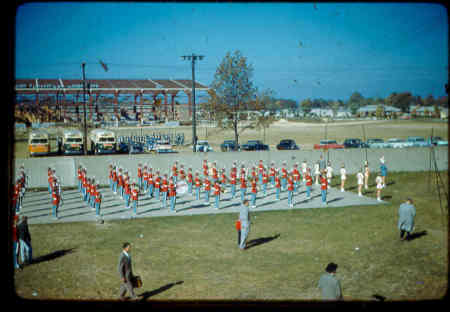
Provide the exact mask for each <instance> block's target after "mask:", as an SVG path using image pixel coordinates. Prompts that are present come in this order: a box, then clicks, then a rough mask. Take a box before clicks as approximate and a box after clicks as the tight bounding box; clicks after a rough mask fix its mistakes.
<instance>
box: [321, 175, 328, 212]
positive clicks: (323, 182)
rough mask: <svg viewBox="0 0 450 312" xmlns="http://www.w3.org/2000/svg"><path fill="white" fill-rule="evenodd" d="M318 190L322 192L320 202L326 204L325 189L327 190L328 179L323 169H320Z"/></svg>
mask: <svg viewBox="0 0 450 312" xmlns="http://www.w3.org/2000/svg"><path fill="white" fill-rule="evenodd" d="M319 179H320V190H321V193H322V203H323V204H325V205H326V204H327V190H328V180H327V175H326V172H325V170H323V171H322V173H321V175H320V178H319Z"/></svg>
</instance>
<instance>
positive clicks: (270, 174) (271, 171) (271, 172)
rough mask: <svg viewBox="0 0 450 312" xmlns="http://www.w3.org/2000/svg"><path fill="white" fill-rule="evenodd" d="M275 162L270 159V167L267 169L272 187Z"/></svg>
mask: <svg viewBox="0 0 450 312" xmlns="http://www.w3.org/2000/svg"><path fill="white" fill-rule="evenodd" d="M275 173H276V170H275V163H274V162H273V161H272V163H271V164H270V169H269V179H270V183H272V187H275Z"/></svg>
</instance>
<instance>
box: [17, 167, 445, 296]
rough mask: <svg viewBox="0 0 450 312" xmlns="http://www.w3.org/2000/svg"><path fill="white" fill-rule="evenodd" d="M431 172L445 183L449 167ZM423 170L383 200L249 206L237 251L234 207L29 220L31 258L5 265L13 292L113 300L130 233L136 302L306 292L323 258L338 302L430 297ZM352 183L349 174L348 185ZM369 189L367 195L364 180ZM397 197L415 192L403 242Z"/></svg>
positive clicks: (437, 287) (440, 234)
mask: <svg viewBox="0 0 450 312" xmlns="http://www.w3.org/2000/svg"><path fill="white" fill-rule="evenodd" d="M441 176H442V177H443V178H444V180H445V185H448V179H447V172H442V173H441ZM428 177H429V174H428V173H427V172H419V173H392V174H390V176H389V177H388V187H387V189H385V190H384V191H383V194H382V195H383V197H384V199H385V200H387V201H389V202H390V203H389V204H386V205H379V206H357V207H343V208H329V209H327V208H321V209H304V210H293V211H272V212H255V213H253V214H252V215H251V217H252V222H253V224H252V228H251V232H250V236H249V241H250V244H253V246H252V247H251V248H249V249H247V250H245V251H240V250H239V249H238V247H237V235H236V231H235V229H234V221H235V220H236V218H237V214H219V215H199V216H183V217H181V216H179V217H159V218H148V219H136V220H128V221H125V220H122V221H114V222H107V223H105V224H103V225H100V224H96V223H64V224H48V225H30V232H31V235H32V243H33V255H34V256H33V257H34V258H35V259H37V263H34V264H32V265H30V266H27V267H25V268H24V269H23V271H20V272H16V273H15V277H14V278H15V287H16V291H17V294H18V295H19V296H21V297H23V298H29V299H75V300H115V299H117V298H118V289H119V285H120V280H119V276H118V273H117V261H118V256H119V253H120V252H121V245H122V243H123V242H125V241H129V242H130V243H131V244H132V250H131V255H132V259H133V268H134V273H135V274H139V275H140V276H141V277H142V279H143V282H144V285H143V287H142V288H141V289H138V290H137V294H140V295H141V297H140V298H141V299H142V300H144V301H148V300H216V299H219V300H316V299H320V292H319V290H318V288H317V282H318V279H319V277H320V275H321V274H322V272H323V271H324V268H325V266H326V265H327V264H328V263H329V262H331V261H333V262H335V263H337V264H338V265H339V268H338V273H337V276H338V278H339V279H340V280H341V284H342V288H343V294H344V299H345V300H373V298H372V295H373V294H380V295H382V296H385V297H386V298H387V300H393V301H396V300H407V299H413V300H422V299H439V298H441V297H442V296H444V294H445V292H446V289H447V284H448V280H447V277H448V271H447V265H448V263H447V260H448V259H447V255H448V245H447V237H448V236H447V221H445V222H444V221H443V220H444V219H445V220H448V219H447V217H444V216H443V215H442V212H441V209H440V204H439V200H438V197H437V192H436V191H432V190H435V189H436V188H435V187H433V186H432V187H429V186H428V184H427V182H428ZM337 182H338V181H336V182H335V183H337ZM355 184H356V179H355V178H354V177H351V178H350V179H349V181H348V184H347V185H348V186H347V187H348V188H350V189H351V191H355ZM442 190H443V189H441V191H442ZM367 196H371V197H375V190H374V187H373V186H372V187H371V189H370V190H369V192H368V194H367ZM406 197H412V198H413V199H414V200H415V206H416V209H417V217H416V228H415V233H418V234H419V235H418V236H419V237H417V238H416V239H414V240H412V241H409V242H401V241H400V240H399V233H398V230H397V210H398V206H399V204H400V203H401V202H403V200H404V199H405V198H406ZM445 205H447V203H445ZM447 209H448V208H447ZM141 234H142V237H141ZM277 234H279V235H280V236H279V237H276V235H277ZM252 241H253V242H252ZM356 247H358V248H359V250H355V248H356Z"/></svg>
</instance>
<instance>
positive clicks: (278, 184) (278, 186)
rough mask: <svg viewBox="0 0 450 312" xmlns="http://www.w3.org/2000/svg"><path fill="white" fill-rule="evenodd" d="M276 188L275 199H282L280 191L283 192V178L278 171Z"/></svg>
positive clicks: (276, 173)
mask: <svg viewBox="0 0 450 312" xmlns="http://www.w3.org/2000/svg"><path fill="white" fill-rule="evenodd" d="M275 190H276V193H275V194H276V195H275V199H276V200H280V193H281V179H280V176H279V175H278V172H277V171H275Z"/></svg>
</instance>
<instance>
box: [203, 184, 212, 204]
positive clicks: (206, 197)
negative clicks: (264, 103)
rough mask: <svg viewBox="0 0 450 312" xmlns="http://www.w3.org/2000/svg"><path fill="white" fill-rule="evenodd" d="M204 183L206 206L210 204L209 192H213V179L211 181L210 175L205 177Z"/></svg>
mask: <svg viewBox="0 0 450 312" xmlns="http://www.w3.org/2000/svg"><path fill="white" fill-rule="evenodd" d="M203 185H204V186H205V206H209V194H210V192H211V181H209V179H208V177H205V180H204V181H203Z"/></svg>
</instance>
